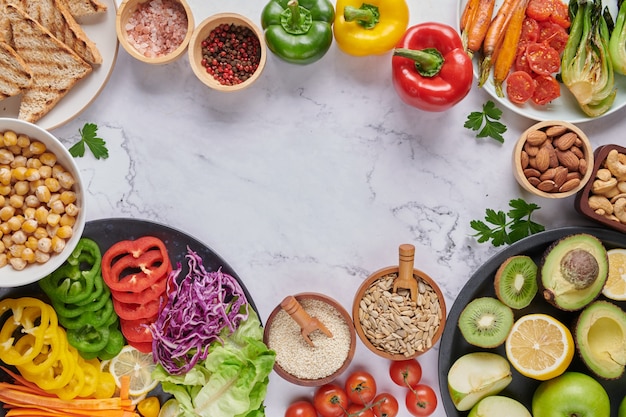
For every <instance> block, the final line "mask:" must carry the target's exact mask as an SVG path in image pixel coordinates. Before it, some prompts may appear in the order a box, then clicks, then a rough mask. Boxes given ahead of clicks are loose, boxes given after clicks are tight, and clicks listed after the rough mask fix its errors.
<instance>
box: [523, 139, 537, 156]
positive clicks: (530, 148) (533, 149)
mask: <svg viewBox="0 0 626 417" xmlns="http://www.w3.org/2000/svg"><path fill="white" fill-rule="evenodd" d="M524 150H525V151H526V153H528V156H535V155H537V152H539V146H533V145H531V144H530V143H528V142H526V143H524Z"/></svg>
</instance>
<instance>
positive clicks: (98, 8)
mask: <svg viewBox="0 0 626 417" xmlns="http://www.w3.org/2000/svg"><path fill="white" fill-rule="evenodd" d="M66 1H67V5H68V7H69V9H70V12H71V13H72V16H74V17H76V18H80V17H84V16H91V15H94V14H98V13H104V12H106V10H107V5H106V4H104V3H101V2H100V1H98V0H66Z"/></svg>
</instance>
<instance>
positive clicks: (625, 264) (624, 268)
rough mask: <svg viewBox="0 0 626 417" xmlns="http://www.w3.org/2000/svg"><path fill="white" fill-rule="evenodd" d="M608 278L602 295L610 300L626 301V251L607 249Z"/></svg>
mask: <svg viewBox="0 0 626 417" xmlns="http://www.w3.org/2000/svg"><path fill="white" fill-rule="evenodd" d="M606 253H607V255H608V257H609V277H608V278H607V280H606V283H605V284H604V288H603V289H602V294H603V295H604V296H605V297H606V298H610V299H611V300H620V301H623V300H626V249H623V248H616V249H609V250H608V251H607V252H606Z"/></svg>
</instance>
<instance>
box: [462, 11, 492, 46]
mask: <svg viewBox="0 0 626 417" xmlns="http://www.w3.org/2000/svg"><path fill="white" fill-rule="evenodd" d="M495 4H496V2H495V0H479V4H478V10H477V11H476V13H475V15H474V18H473V20H472V21H471V22H468V26H467V28H466V31H465V33H466V35H465V36H466V38H467V41H466V45H465V50H466V51H467V53H468V54H469V55H470V56H473V55H474V54H475V53H476V52H478V51H479V50H480V48H481V47H482V44H483V40H484V39H485V35H486V34H487V30H488V28H489V25H490V23H491V19H492V17H493V10H494V8H495Z"/></svg>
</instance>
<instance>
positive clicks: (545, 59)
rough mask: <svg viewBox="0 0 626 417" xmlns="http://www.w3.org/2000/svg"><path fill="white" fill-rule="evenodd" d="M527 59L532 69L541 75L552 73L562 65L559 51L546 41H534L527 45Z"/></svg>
mask: <svg viewBox="0 0 626 417" xmlns="http://www.w3.org/2000/svg"><path fill="white" fill-rule="evenodd" d="M526 59H527V60H528V65H529V66H530V69H532V70H533V72H535V73H536V74H539V75H550V74H553V73H555V72H557V71H558V70H559V68H560V67H561V55H560V54H559V51H557V50H556V49H554V48H553V47H551V46H550V45H548V44H546V43H533V44H530V45H528V46H527V47H526Z"/></svg>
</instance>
